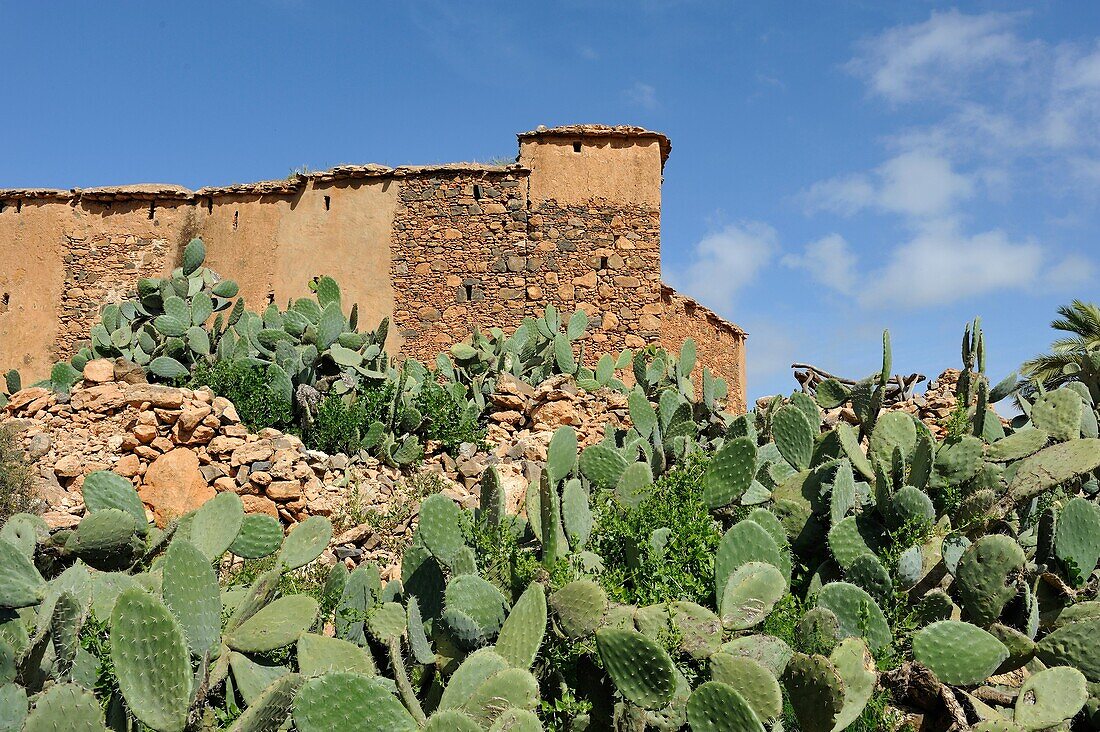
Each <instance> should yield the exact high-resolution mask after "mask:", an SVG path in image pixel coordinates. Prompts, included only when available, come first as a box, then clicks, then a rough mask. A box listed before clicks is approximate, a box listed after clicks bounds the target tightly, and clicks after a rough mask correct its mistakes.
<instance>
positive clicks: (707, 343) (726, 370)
mask: <svg viewBox="0 0 1100 732" xmlns="http://www.w3.org/2000/svg"><path fill="white" fill-rule="evenodd" d="M660 304H661V307H662V313H661V322H660V330H661V345H662V346H664V347H665V348H666V349H668V350H670V351H675V350H677V349H679V348H680V345H681V344H682V343H683V342H684V339H685V338H689V337H690V338H692V339H694V340H695V344H696V349H697V353H698V361H699V363H700V365H701V366H706V367H707V368H709V369H710V370H711V371H712V372H713V373H715V374H717V375H718V376H721V377H722V378H723V379H725V380H726V384H727V385H728V386H729V395H728V396H727V399H726V401H727V404H728V407H729V410H730V411H731V412H733V413H734V414H740V413H742V412H744V411H745V410H746V408H747V405H746V398H747V397H746V394H745V336H746V334H745V332H744V331H743V330H741V329H740V328H738V327H737V326H735V325H732V324H730V323H728V322H726V321H725V320H723V319H722V318H720V317H718V316H717V315H715V314H714V313H713V312H711V311H710V310H708V309H707V308H705V307H703V306H702V305H700V304H699V303H697V302H695V301H694V300H692V299H691V298H690V297H684V296H683V295H681V294H680V293H678V292H676V291H675V290H673V289H672V288H671V287H668V286H667V285H662V286H661V302H660ZM701 371H702V369H701V368H700V373H701ZM695 383H696V387H701V386H702V383H703V382H702V376H698V377H697V378H695Z"/></svg>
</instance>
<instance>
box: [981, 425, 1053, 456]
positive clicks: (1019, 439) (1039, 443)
mask: <svg viewBox="0 0 1100 732" xmlns="http://www.w3.org/2000/svg"><path fill="white" fill-rule="evenodd" d="M1049 440H1050V435H1049V434H1047V432H1046V431H1044V430H1040V429H1032V430H1020V431H1019V432H1014V433H1013V434H1011V435H1009V436H1008V437H1003V438H1001V439H999V440H997V441H996V442H994V443H993V444H992V445H989V446H987V447H986V448H985V459H986V460H990V461H992V462H995V463H1007V462H1011V461H1013V460H1022V459H1023V458H1026V457H1029V456H1030V455H1034V454H1035V453H1037V452H1038V451H1039V450H1042V449H1043V448H1044V447H1046V444H1047V442H1048V441H1049Z"/></svg>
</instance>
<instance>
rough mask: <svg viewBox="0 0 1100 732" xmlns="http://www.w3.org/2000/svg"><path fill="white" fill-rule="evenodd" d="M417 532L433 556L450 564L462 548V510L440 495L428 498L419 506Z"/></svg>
mask: <svg viewBox="0 0 1100 732" xmlns="http://www.w3.org/2000/svg"><path fill="white" fill-rule="evenodd" d="M417 532H418V533H419V534H420V538H421V539H422V540H423V541H424V546H425V547H426V548H427V549H428V551H430V552H431V553H432V555H433V556H436V557H438V558H439V559H440V560H441V561H443V562H444V563H445V564H450V563H451V562H452V561H454V557H455V554H457V553H458V551H459V549H461V548H462V546H463V539H462V510H461V509H460V508H459V507H458V505H457V504H456V503H455V502H454V501H452V500H451V499H450V498H447V496H444V495H442V494H440V493H437V494H435V495H432V496H428V497H427V498H425V499H424V500H423V501H422V502H421V504H420V527H419V528H418V529H417Z"/></svg>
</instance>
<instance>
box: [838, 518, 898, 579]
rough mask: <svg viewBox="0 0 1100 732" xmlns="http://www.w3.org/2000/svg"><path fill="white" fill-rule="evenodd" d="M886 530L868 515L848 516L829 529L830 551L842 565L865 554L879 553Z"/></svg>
mask: <svg viewBox="0 0 1100 732" xmlns="http://www.w3.org/2000/svg"><path fill="white" fill-rule="evenodd" d="M885 533H886V532H885V530H884V529H883V528H882V527H881V526H879V525H878V524H877V523H875V522H874V521H872V520H871V519H870V518H869V517H867V516H866V515H860V516H846V517H845V518H843V519H842V520H841V521H840V522H839V523H837V524H835V525H833V527H832V528H831V529H829V551H831V552H832V553H833V558H834V559H836V563H837V564H839V565H840V566H841V567H848V566H850V565H851V564H852V562H854V561H855V560H856V559H857V558H859V557H861V556H863V555H864V554H872V555H873V554H877V553H878V551H880V549H881V548H882V546H883V545H884V543H885Z"/></svg>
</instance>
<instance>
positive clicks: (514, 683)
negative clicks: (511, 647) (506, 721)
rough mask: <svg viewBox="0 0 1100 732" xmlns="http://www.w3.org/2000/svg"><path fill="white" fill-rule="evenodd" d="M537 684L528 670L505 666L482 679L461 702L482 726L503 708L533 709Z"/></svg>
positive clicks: (535, 703) (536, 701) (537, 691)
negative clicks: (463, 701)
mask: <svg viewBox="0 0 1100 732" xmlns="http://www.w3.org/2000/svg"><path fill="white" fill-rule="evenodd" d="M538 704H539V684H538V681H536V680H535V677H534V676H532V675H531V673H530V672H529V671H527V670H526V669H521V668H507V669H504V670H502V671H497V672H496V673H495V674H493V675H492V676H490V677H489V678H487V679H485V681H483V682H482V683H481V684H480V685H479V686H478V687H477V689H475V690H474V692H473V694H471V695H470V697H469V698H468V699H467V700H466V702H465V703H464V704H463V705H462V707H461V708H462V710H463V711H464V712H466V714H468V715H470V717H472V718H473V719H474V721H475V722H477V723H479V724H480V725H482V728H484V727H488V726H489V725H490V724H492V723H493V722H494V721H495V720H496V718H497V717H498V716H500V714H501V712H503V711H504V710H505V709H510V708H515V709H528V710H530V709H535V708H536V707H538Z"/></svg>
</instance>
